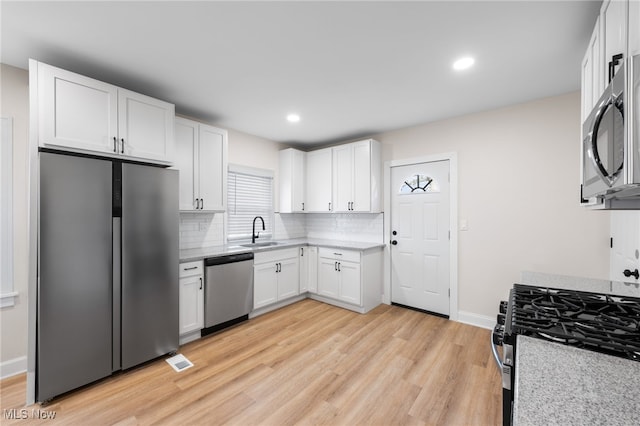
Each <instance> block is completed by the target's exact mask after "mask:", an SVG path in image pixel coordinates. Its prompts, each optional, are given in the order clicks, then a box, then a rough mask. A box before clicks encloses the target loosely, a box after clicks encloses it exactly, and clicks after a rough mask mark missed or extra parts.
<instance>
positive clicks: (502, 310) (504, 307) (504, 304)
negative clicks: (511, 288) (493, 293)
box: [500, 300, 509, 314]
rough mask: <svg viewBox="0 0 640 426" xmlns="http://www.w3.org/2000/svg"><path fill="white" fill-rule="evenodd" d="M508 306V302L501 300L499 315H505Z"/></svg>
mask: <svg viewBox="0 0 640 426" xmlns="http://www.w3.org/2000/svg"><path fill="white" fill-rule="evenodd" d="M508 306H509V302H507V301H506V300H501V301H500V313H501V314H506V313H507V307H508Z"/></svg>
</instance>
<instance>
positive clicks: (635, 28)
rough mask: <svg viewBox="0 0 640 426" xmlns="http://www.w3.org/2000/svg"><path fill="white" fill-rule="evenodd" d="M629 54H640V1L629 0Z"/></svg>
mask: <svg viewBox="0 0 640 426" xmlns="http://www.w3.org/2000/svg"><path fill="white" fill-rule="evenodd" d="M627 25H628V30H627V32H628V33H629V56H636V55H640V1H638V0H633V1H630V2H629V19H628V21H627Z"/></svg>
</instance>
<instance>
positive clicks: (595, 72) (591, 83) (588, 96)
mask: <svg viewBox="0 0 640 426" xmlns="http://www.w3.org/2000/svg"><path fill="white" fill-rule="evenodd" d="M600 41H601V39H600V19H599V18H598V19H596V24H595V26H594V28H593V33H592V34H591V39H590V40H589V45H588V46H587V51H586V53H585V55H584V59H583V60H582V120H581V121H580V122H581V123H583V122H584V120H585V119H586V118H587V116H588V115H589V114H590V113H591V110H592V109H593V106H594V105H595V103H596V102H597V101H598V99H599V98H600V95H601V94H602V90H603V89H604V86H603V85H602V83H603V80H602V77H601V75H602V70H601V68H602V57H601V50H600Z"/></svg>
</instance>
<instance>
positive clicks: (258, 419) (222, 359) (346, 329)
mask: <svg viewBox="0 0 640 426" xmlns="http://www.w3.org/2000/svg"><path fill="white" fill-rule="evenodd" d="M488 342H489V331H488V330H484V329H479V328H476V327H472V326H469V325H465V324H461V323H455V322H451V321H448V320H446V319H443V318H439V317H435V316H431V315H427V314H424V313H421V312H417V311H413V310H409V309H405V308H401V307H397V306H388V305H381V306H379V307H377V308H375V309H374V310H372V311H371V312H370V313H368V314H365V315H361V314H357V313H354V312H351V311H347V310H344V309H340V308H337V307H334V306H330V305H327V304H324V303H321V302H317V301H313V300H309V299H307V300H303V301H300V302H298V303H295V304H293V305H290V306H287V307H285V308H282V309H279V310H276V311H273V312H270V313H268V314H265V315H262V316H260V317H257V318H254V319H251V320H249V321H247V322H245V323H242V324H239V325H237V326H235V327H233V328H230V329H227V330H225V331H222V332H220V333H217V334H214V335H211V336H208V337H206V338H202V339H199V340H197V341H195V342H191V343H189V344H187V345H184V346H182V347H181V348H180V353H182V354H184V355H185V356H186V357H187V358H189V359H190V360H191V361H192V362H193V363H194V366H193V367H192V368H189V369H187V370H184V371H183V372H180V373H177V372H175V371H174V370H173V369H172V368H171V367H170V366H169V365H168V364H167V363H166V362H164V360H163V359H159V360H156V361H153V362H150V363H147V364H145V365H143V366H141V367H138V368H135V369H132V370H129V371H126V372H122V373H119V374H116V375H114V376H111V377H109V378H107V379H105V380H102V381H100V382H98V383H95V384H93V385H89V386H87V387H85V388H83V389H81V390H79V391H75V392H71V393H69V394H66V395H63V396H61V397H58V398H56V399H54V400H53V401H52V402H51V403H50V404H49V405H47V406H46V407H41V406H40V405H38V404H36V405H34V406H31V407H26V408H27V409H28V411H29V418H27V419H25V420H22V419H21V420H17V419H9V418H7V416H6V415H4V416H3V418H2V425H5V424H7V425H13V424H20V425H28V424H41V422H42V420H39V419H36V418H33V416H31V410H33V409H35V410H50V411H54V412H55V413H56V417H55V419H54V420H53V421H49V422H50V423H54V424H62V425H66V424H69V425H76V424H91V425H94V424H95V425H119V426H129V425H152V424H161V425H174V424H180V425H182V424H190V425H199V424H203V425H204V424H206V425H222V424H229V425H243V426H245V425H277V426H280V425H293V424H300V425H358V424H366V425H382V424H384V425H430V424H451V425H459V424H464V425H496V424H499V423H501V380H500V375H499V372H498V369H497V368H496V366H495V365H494V363H493V359H492V355H491V350H490V347H489V343H488ZM25 382H26V377H25V375H21V376H17V377H13V378H9V379H5V380H2V381H0V407H1V408H2V410H3V414H4V413H5V412H6V411H5V410H10V409H18V410H19V409H22V408H24V397H25V386H26V383H25Z"/></svg>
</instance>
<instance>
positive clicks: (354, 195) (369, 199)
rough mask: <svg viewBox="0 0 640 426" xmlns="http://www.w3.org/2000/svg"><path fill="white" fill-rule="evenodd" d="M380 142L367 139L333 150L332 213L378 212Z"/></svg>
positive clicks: (379, 201) (379, 206) (379, 207)
mask: <svg viewBox="0 0 640 426" xmlns="http://www.w3.org/2000/svg"><path fill="white" fill-rule="evenodd" d="M380 155H381V154H380V143H379V142H377V141H375V140H373V139H368V140H365V141H360V142H353V143H349V144H345V145H340V146H337V147H334V148H333V210H334V211H336V212H379V211H380V209H381V200H380V184H381V182H380V177H381V160H380Z"/></svg>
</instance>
